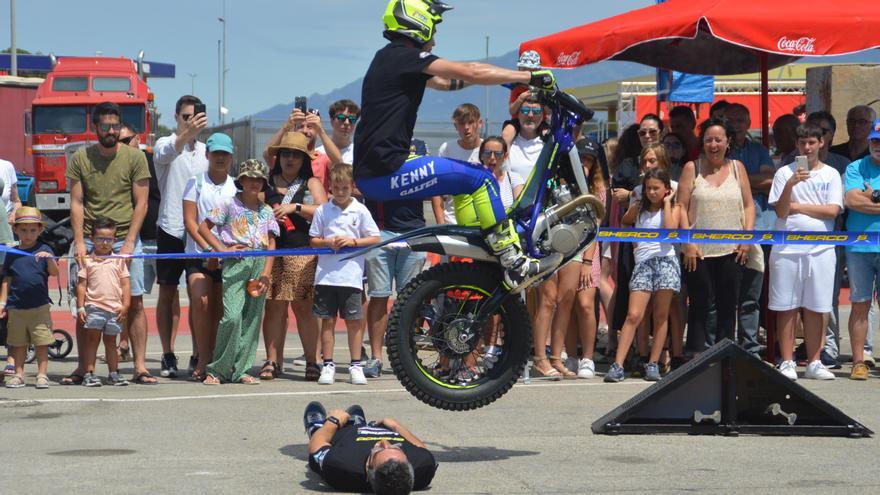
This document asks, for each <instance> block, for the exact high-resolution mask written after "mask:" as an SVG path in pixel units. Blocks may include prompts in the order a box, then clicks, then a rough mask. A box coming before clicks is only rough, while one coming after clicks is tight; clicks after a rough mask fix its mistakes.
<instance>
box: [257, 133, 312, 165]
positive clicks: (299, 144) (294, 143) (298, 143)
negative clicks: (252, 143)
mask: <svg viewBox="0 0 880 495" xmlns="http://www.w3.org/2000/svg"><path fill="white" fill-rule="evenodd" d="M280 150H297V151H302V152H303V153H305V154H306V156H308V157H309V158H310V159H312V160H314V159H315V158H316V157H317V156H318V155H317V153H315V152H314V151H309V138H307V137H306V135H305V134H303V133H301V132H288V133H286V134H285V135H284V136H283V137H282V138H281V142H280V143H278V144H277V145H276V146H269V152H270V153H273V154H277V153H278V152H279V151H280Z"/></svg>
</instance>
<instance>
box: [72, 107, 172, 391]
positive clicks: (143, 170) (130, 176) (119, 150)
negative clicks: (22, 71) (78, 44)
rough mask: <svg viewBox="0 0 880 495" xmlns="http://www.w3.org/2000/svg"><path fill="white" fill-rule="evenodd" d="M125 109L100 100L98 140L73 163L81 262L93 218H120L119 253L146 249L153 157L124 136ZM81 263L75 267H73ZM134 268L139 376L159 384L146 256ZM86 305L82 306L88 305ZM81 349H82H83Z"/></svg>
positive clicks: (77, 378) (78, 374)
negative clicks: (150, 367)
mask: <svg viewBox="0 0 880 495" xmlns="http://www.w3.org/2000/svg"><path fill="white" fill-rule="evenodd" d="M120 118H121V112H120V110H119V106H118V105H116V104H115V103H109V102H105V103H100V104H98V105H97V106H95V108H94V110H93V111H92V124H93V125H94V127H95V134H97V136H98V143H97V144H94V145H92V146H89V147H87V148H83V149H80V150H79V151H77V152H76V153H75V154H74V155H73V157H72V158H71V160H70V162H69V163H68V165H67V180H68V184H69V186H70V223H71V227H72V228H73V249H74V252H75V253H76V263H77V264H82V260H83V258H84V257H85V256H86V255H87V253H88V252H89V251H91V249H93V247H94V246H92V244H91V240H90V239H89V237H90V235H91V230H92V229H91V224H92V220H94V219H95V218H97V217H108V218H110V219H112V220H114V221H116V225H117V230H116V236H117V237H116V242H115V243H114V244H113V251H114V252H118V253H119V254H140V253H141V252H142V247H141V240H140V236H139V235H138V232H140V229H141V225H142V224H143V221H144V217H145V216H146V214H147V201H148V195H149V179H150V170H149V168H148V166H147V159H146V157H145V156H144V154H143V153H141V152H140V151H139V150H135V149H133V148H131V147H128V146H123V145H122V143H120V142H119V131H120V130H121V128H122V123H121V121H120ZM73 269H75V267H72V268H71V273H76V272H74V271H73ZM129 273H130V274H131V306H130V308H129V312H128V321H129V322H130V326H129V334H130V338H131V349H132V353H133V355H134V381H135V382H136V383H142V384H155V383H156V379H155V378H154V377H153V376H151V375H150V373H149V372H148V371H147V368H146V363H145V353H146V347H147V320H146V316H145V315H144V303H143V293H144V260H143V259H142V258H134V259H132V260H131V263H130V265H129ZM82 310H83V308H77V311H82ZM84 337H85V330H84V329H83V328H82V325H81V324H80V323H79V319H78V318H77V326H76V342H77V349H78V350H79V349H81V348H82V347H81V346H82V345H83V343H84V342H83V339H84ZM80 355H82V353H81V352H80ZM94 371H95V370H85V369H82V363H80V365H79V366H78V367H77V370H76V371H74V372H73V373H72V374H71V375H70V376H68V377H67V378H65V379H64V380H62V383H64V384H77V383H80V382H81V381H82V375H83V373H92V372H94Z"/></svg>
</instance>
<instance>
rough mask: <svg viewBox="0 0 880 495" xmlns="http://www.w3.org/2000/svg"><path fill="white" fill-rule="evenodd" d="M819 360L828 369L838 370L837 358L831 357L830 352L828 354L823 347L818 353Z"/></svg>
mask: <svg viewBox="0 0 880 495" xmlns="http://www.w3.org/2000/svg"><path fill="white" fill-rule="evenodd" d="M819 360H820V361H822V364H823V365H824V366H825V367H826V368H828V369H829V370H839V369H840V368H841V366H840V363H839V362H837V359H834V358H833V357H831V354H828V351H826V350H825V349H822V352H821V353H820V354H819Z"/></svg>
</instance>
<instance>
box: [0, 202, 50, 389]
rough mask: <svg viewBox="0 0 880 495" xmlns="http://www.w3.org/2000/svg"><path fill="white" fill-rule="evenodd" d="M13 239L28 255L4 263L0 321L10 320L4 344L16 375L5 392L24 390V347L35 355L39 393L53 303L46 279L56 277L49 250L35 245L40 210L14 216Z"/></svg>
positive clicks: (20, 211)
mask: <svg viewBox="0 0 880 495" xmlns="http://www.w3.org/2000/svg"><path fill="white" fill-rule="evenodd" d="M13 231H14V232H15V235H17V236H18V239H19V245H18V249H19V250H21V251H25V252H27V253H29V254H30V256H29V255H24V254H17V253H8V254H7V255H6V259H5V260H4V261H3V275H4V276H3V285H2V286H0V318H3V317H5V316H7V313H8V316H9V324H8V327H9V335H8V337H7V343H8V344H9V346H10V350H11V352H12V356H13V358H14V359H15V375H14V376H13V377H12V378H11V379H9V380H7V382H6V388H21V387H24V385H25V381H24V359H25V353H26V351H27V347H28V346H29V345H33V346H34V347H35V349H36V352H37V368H38V370H37V381H36V387H37V388H38V389H45V388H49V378H48V377H47V376H46V369H47V367H48V363H49V347H48V346H49V344H52V343H54V342H55V337H54V336H53V335H52V313H51V308H52V300H51V299H49V284H48V280H49V275H58V264H57V263H55V260H54V259H52V256H53V255H54V253H52V249H50V248H49V246H47V245H45V244H43V243H41V242H39V241H38V238H39V236H40V233H42V232H43V221H42V218H41V214H40V210H38V209H36V208H32V207H29V206H25V207H22V208H19V209H18V210H16V212H15V224H14V226H13Z"/></svg>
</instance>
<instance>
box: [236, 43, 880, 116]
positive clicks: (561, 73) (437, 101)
mask: <svg viewBox="0 0 880 495" xmlns="http://www.w3.org/2000/svg"><path fill="white" fill-rule="evenodd" d="M516 60H517V52H516V51H511V52H509V53H505V54H504V55H501V56H498V57H490V58H489V63H490V64H493V65H498V66H501V67H516ZM801 60H802V61H803V62H811V63H823V64H824V63H828V64H833V63H880V50H870V51H866V52H860V53H855V54H852V55H844V56H839V57H806V58H803V59H801ZM653 72H654V69H653V68H651V67H648V66H645V65H642V64H636V63H633V62H617V61H606V62H600V63H598V64H594V65H588V66H585V67H579V68H576V69H566V70H556V71H555V74H556V77H557V80H558V81H559V86H560V87H562V88H572V87H578V86H587V85H590V84H597V83H604V82H609V81H616V80H620V79H627V78H633V77H637V76H644V75H648V74H652V73H653ZM362 83H363V78H360V79H357V80H355V81H352V82H350V83H348V84H346V85H345V86H343V87H341V88H339V89H336V90H333V91H331V92H330V93H327V94H322V95H321V94H313V95H311V96H309V97H308V99H309V107H310V108H317V109H319V110H321V111H322V112H326V111H327V108H328V107H329V106H330V104H331V103H333V102H334V101H336V100H340V99H343V98H348V99H351V100H354V101H356V102H359V101H360V97H361V84H362ZM509 95H510V91H509V90H507V89H506V88H503V87H501V86H492V87H489V101H490V103H489V106H490V109H489V110H490V111H489V112H486V87H485V86H473V87H469V88H466V89H464V90H462V91H454V92H445V91H431V90H428V91H426V92H425V98H424V100H423V101H422V106H421V107H420V108H419V121H420V122H423V123H426V122H449V121H450V119H451V117H452V112H453V111H454V110H455V107H456V106H458V105H459V104H461V103H463V102H471V103H473V104H475V105H477V106H478V107H479V108H480V110H481V111H482V112H483V114H484V118H485V116H486V115H487V114H488V116H489V120H490V122H492V123H498V122H501V121H503V120H506V119H507V118H509V117H507V115H508V113H507V106H508V97H509ZM292 108H293V102H292V101H291V102H289V103H282V104H279V105H275V106H273V107H271V108H268V109H266V110H263V111H261V112H258V113H256V114H254V115H253V116H252V118H254V119H266V120H285V119H287V116H288V115H289V114H290V110H291V109H292Z"/></svg>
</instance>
